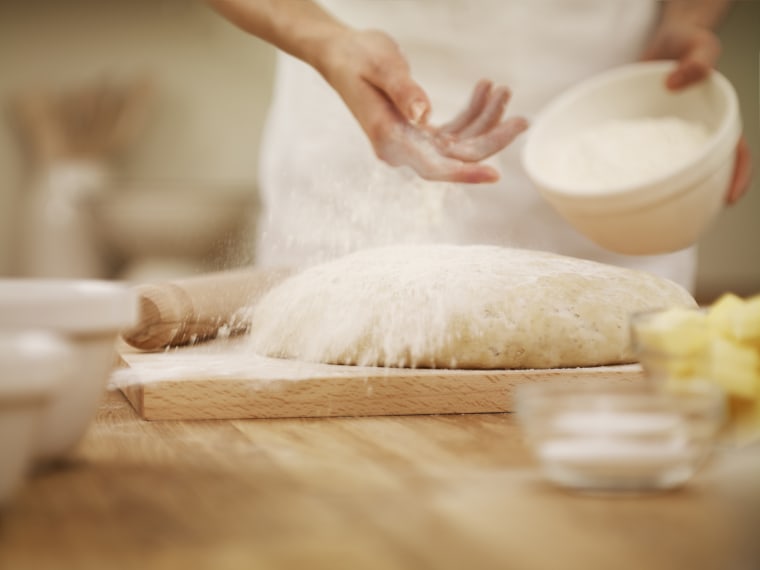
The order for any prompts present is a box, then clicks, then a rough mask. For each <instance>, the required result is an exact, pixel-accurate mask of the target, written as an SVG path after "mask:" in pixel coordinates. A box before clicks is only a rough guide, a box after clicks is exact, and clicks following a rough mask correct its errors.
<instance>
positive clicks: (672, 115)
mask: <svg viewBox="0 0 760 570" xmlns="http://www.w3.org/2000/svg"><path fill="white" fill-rule="evenodd" d="M675 65H676V63H675V62H672V61H658V62H640V63H634V64H629V65H625V66H621V67H617V68H614V69H610V70H608V71H605V72H603V73H601V74H599V75H596V76H593V77H591V78H589V79H588V80H586V81H584V82H581V83H579V84H577V85H575V86H573V87H572V88H570V89H568V90H567V91H565V92H564V93H561V94H560V95H559V96H558V97H557V98H556V99H554V100H553V101H551V102H550V103H549V104H548V105H547V106H546V107H545V108H544V109H543V110H542V111H541V113H539V114H538V116H537V117H535V118H534V119H533V120H532V126H531V129H530V130H529V131H528V132H527V133H526V143H525V146H524V148H523V153H522V163H523V166H524V168H525V171H526V173H527V175H528V177H529V178H530V179H531V181H532V182H533V184H534V186H535V187H536V189H537V190H538V191H539V192H540V193H541V195H542V196H543V197H544V199H546V200H547V202H548V203H549V204H551V206H553V207H554V209H555V210H556V211H557V212H558V213H559V214H560V215H562V216H563V217H564V218H565V219H566V220H567V221H568V222H569V223H570V224H571V225H572V226H573V227H574V228H575V229H576V230H578V231H579V232H580V233H582V234H584V235H585V236H586V237H588V238H590V239H591V240H592V241H594V242H596V243H597V244H598V245H600V246H602V247H604V248H606V249H608V250H611V251H615V252H618V253H623V254H629V255H649V254H658V253H666V252H670V251H676V250H679V249H683V248H685V247H687V246H690V245H692V244H694V243H695V242H696V241H697V239H698V238H699V237H700V235H701V234H702V233H703V232H704V231H705V230H706V229H707V228H708V227H709V226H710V224H711V223H712V222H713V220H714V219H715V218H716V216H717V215H718V214H719V212H720V211H721V208H722V206H723V204H724V199H725V195H726V193H727V191H728V188H729V185H730V182H731V179H732V175H733V170H734V166H735V158H736V147H737V144H738V141H739V138H740V136H741V131H742V124H741V117H740V111H739V103H738V98H737V95H736V91H735V89H734V88H733V86H732V85H731V83H730V82H729V81H728V80H727V79H726V78H725V76H723V75H722V74H720V73H719V72H718V71H715V70H713V71H712V72H711V73H710V75H709V76H708V78H706V79H705V80H703V81H701V82H700V83H698V84H696V85H693V86H690V87H688V88H686V89H682V90H679V91H672V90H669V89H668V88H667V87H666V86H665V79H666V77H667V76H668V74H669V73H670V72H671V71H672V70H673V69H674V67H675Z"/></svg>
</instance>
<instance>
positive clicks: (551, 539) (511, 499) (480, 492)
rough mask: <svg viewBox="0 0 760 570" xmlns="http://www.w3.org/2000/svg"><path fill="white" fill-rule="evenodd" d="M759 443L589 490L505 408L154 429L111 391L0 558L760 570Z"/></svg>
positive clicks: (34, 495) (30, 492)
mask: <svg viewBox="0 0 760 570" xmlns="http://www.w3.org/2000/svg"><path fill="white" fill-rule="evenodd" d="M759 452H760V450H758V449H757V448H755V449H747V450H735V449H726V450H724V451H723V452H722V453H721V455H720V456H719V457H718V459H717V460H716V461H715V462H714V463H713V465H712V466H711V467H710V468H709V469H708V470H707V471H705V472H704V473H703V474H702V475H701V476H699V477H698V478H697V479H695V480H694V481H693V482H692V483H691V484H690V485H689V486H688V487H686V488H685V489H683V490H681V491H678V492H673V493H667V494H660V495H652V496H640V497H628V498H610V497H599V496H582V495H573V494H566V493H564V492H561V491H559V490H557V489H555V488H553V487H549V486H547V485H546V484H544V483H542V482H541V480H540V479H539V477H538V475H537V473H536V471H535V468H534V464H533V461H532V459H531V456H530V455H529V453H528V450H526V449H525V447H524V446H523V443H522V439H521V436H520V432H519V430H518V429H517V426H516V423H515V419H514V417H513V415H512V414H468V415H447V416H405V417H402V416H398V417H363V418H332V419H293V420H239V421H203V422H187V421H172V422H160V421H158V422H145V421H142V420H140V419H139V417H138V416H137V415H136V413H135V412H134V411H133V409H132V408H131V406H130V405H129V404H128V403H127V402H126V400H125V399H124V398H123V396H122V395H121V394H120V393H119V392H116V391H112V392H109V393H108V394H107V397H106V399H105V401H104V402H103V404H102V405H101V408H100V411H99V414H98V416H97V418H96V420H95V422H94V424H93V425H92V426H91V429H90V430H89V432H88V434H87V436H86V438H85V440H84V441H83V442H82V444H81V445H80V446H79V447H78V449H77V450H75V452H74V453H73V455H72V457H71V459H70V461H68V462H67V463H65V464H63V465H60V466H57V467H56V468H51V469H47V470H45V471H41V472H38V473H36V474H35V475H34V476H33V477H32V478H31V479H30V480H29V481H28V483H27V484H26V486H25V487H24V488H23V489H22V490H21V492H20V493H19V494H18V495H17V496H16V498H15V500H14V501H13V502H12V503H11V504H10V505H8V507H7V508H6V509H5V511H4V512H2V513H1V514H0V568H3V569H6V568H7V569H9V570H11V569H12V570H37V569H40V570H48V569H55V570H90V569H97V570H103V569H109V570H112V569H113V570H122V569H123V570H131V569H140V570H179V569H182V570H194V569H204V570H205V569H209V570H251V569H255V570H259V569H265V570H266V569H278V570H290V569H294V570H303V569H309V570H312V569H317V570H319V569H330V570H336V569H337V570H340V569H344V568H345V569H351V570H357V569H367V570H375V569H377V570H381V569H382V570H385V569H402V570H406V569H409V570H425V569H435V570H449V569H451V570H461V569H473V570H474V569H483V570H491V569H494V570H497V569H498V570H504V569H515V570H555V569H556V570H596V569H602V570H606V569H615V570H642V569H646V570H680V569H689V570H755V569H756V568H758V567H760V566H758V561H760V558H758V557H757V551H756V550H750V549H749V548H750V547H751V546H752V545H753V544H754V545H755V546H757V540H756V539H757V534H756V530H757V528H758V527H757V522H758V517H757V513H758V507H760V500H758V499H759V498H760V497H759V495H760V488H758V485H757V473H758V472H759V470H760V453H759ZM744 539H746V540H747V542H746V543H743V542H742V541H743V540H744Z"/></svg>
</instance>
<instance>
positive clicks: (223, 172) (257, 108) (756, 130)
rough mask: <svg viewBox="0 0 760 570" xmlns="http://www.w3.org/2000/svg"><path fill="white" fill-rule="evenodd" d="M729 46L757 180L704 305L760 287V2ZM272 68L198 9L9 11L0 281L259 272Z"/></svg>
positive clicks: (40, 1) (1, 7) (727, 227)
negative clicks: (264, 132)
mask: <svg viewBox="0 0 760 570" xmlns="http://www.w3.org/2000/svg"><path fill="white" fill-rule="evenodd" d="M720 36H721V39H722V41H723V48H724V52H723V57H722V60H721V64H720V66H719V67H720V69H721V71H723V73H725V74H726V76H727V77H728V78H729V79H730V80H731V81H732V82H733V83H734V85H735V86H736V88H737V90H738V91H739V95H740V102H741V107H742V114H743V119H744V124H745V131H746V135H747V138H748V140H749V144H750V146H751V148H752V151H753V161H754V165H755V172H756V175H755V177H754V180H753V188H752V190H751V191H750V193H749V195H748V196H747V197H745V199H744V200H742V201H741V202H740V203H739V204H738V205H737V206H735V207H732V208H728V209H726V210H725V212H724V213H723V214H722V215H721V217H720V219H719V220H718V222H717V223H716V224H715V226H713V228H712V229H711V230H710V232H709V233H708V234H707V235H705V236H704V238H703V240H702V241H701V249H700V272H699V278H698V297H699V298H700V300H703V301H705V302H709V301H710V300H712V299H714V298H715V297H716V296H717V295H718V294H720V293H722V292H724V291H727V290H731V291H734V292H737V293H739V294H743V295H747V294H751V293H755V292H760V252H759V251H758V248H759V247H760V188H759V186H760V152H759V151H760V119H759V117H758V114H759V111H760V95H759V93H758V90H759V88H760V78H759V76H760V1H757V0H738V1H736V2H735V3H734V8H733V10H732V11H731V13H730V15H729V17H728V19H727V20H726V21H725V23H724V24H723V26H722V27H721V29H720ZM273 65H274V51H273V49H272V48H271V47H270V46H268V45H267V44H265V43H263V42H261V41H259V40H257V39H255V38H252V37H250V36H247V35H245V34H244V33H242V32H240V31H239V30H237V29H235V28H233V27H232V26H231V25H230V24H229V23H227V22H226V21H225V20H223V19H222V18H221V17H219V16H218V15H216V14H215V13H213V12H212V11H211V10H210V9H209V8H208V7H207V6H206V5H205V4H204V3H203V2H200V1H196V2H187V1H186V0H159V1H147V0H132V1H130V2H102V1H97V0H66V1H65V2H56V1H53V0H47V1H44V0H35V1H32V2H0V70H2V73H0V107H1V108H2V113H1V114H0V275H37V276H46V275H52V274H55V275H59V276H93V277H118V278H126V279H132V280H144V279H156V278H163V277H171V276H175V275H187V274H191V273H197V272H201V271H207V270H214V269H222V268H229V267H234V266H239V265H245V264H249V263H252V262H253V259H252V257H251V255H252V253H251V252H252V250H253V248H252V246H253V231H254V227H253V226H254V223H255V219H256V212H257V200H256V196H257V191H256V176H257V156H258V144H259V133H260V131H261V129H262V126H263V122H264V117H265V114H266V110H267V106H268V103H269V95H270V88H271V79H272V73H273Z"/></svg>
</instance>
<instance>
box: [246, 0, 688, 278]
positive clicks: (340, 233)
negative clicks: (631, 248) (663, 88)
mask: <svg viewBox="0 0 760 570" xmlns="http://www.w3.org/2000/svg"><path fill="white" fill-rule="evenodd" d="M323 4H324V5H325V6H326V8H327V9H328V10H330V11H331V12H332V13H333V14H335V15H336V16H337V17H338V18H340V19H341V20H343V21H344V22H346V23H348V24H349V25H352V26H355V27H358V28H377V29H382V30H384V31H386V32H387V33H389V34H390V35H391V36H392V37H393V38H394V39H395V40H396V41H397V42H398V43H399V45H400V47H401V49H402V51H403V53H404V54H405V55H406V57H407V58H408V60H409V62H410V65H411V68H412V75H413V77H414V78H415V80H417V81H418V82H419V83H420V84H421V85H422V87H423V88H424V89H425V90H426V92H427V93H428V95H429V96H430V99H431V101H432V105H433V115H432V117H431V122H433V123H440V122H445V121H446V120H448V119H450V118H451V117H453V115H454V114H456V113H457V112H458V111H459V110H461V109H462V108H463V107H464V105H465V104H466V102H467V100H468V98H469V95H470V92H471V90H472V88H473V86H474V85H475V83H476V82H477V81H478V80H479V79H481V78H483V77H486V78H489V79H492V80H493V81H494V82H496V83H500V84H504V85H507V86H509V87H510V88H511V90H512V91H513V98H512V101H511V102H510V104H509V106H508V108H507V113H508V114H509V115H522V116H525V117H526V118H528V120H530V119H531V118H532V117H533V116H535V115H536V113H537V112H538V111H539V110H540V109H541V108H542V107H543V106H544V105H545V104H546V103H548V102H549V101H550V100H551V99H552V98H553V97H555V96H556V95H557V94H559V93H560V92H561V91H562V90H564V89H566V88H568V87H569V86H571V85H573V84H574V83H576V82H577V81H579V80H581V79H584V78H586V77H589V76H591V75H593V74H595V73H598V72H600V71H602V70H604V69H607V68H610V67H613V66H616V65H620V64H623V63H626V62H630V61H633V60H635V59H636V58H637V57H638V55H639V54H640V53H641V51H642V49H643V47H644V43H645V42H646V39H647V38H648V36H649V34H651V32H652V30H653V26H654V25H655V23H656V20H657V17H658V5H657V4H658V3H657V2H656V1H655V0H325V1H324V2H323ZM521 147H522V142H521V140H520V139H519V138H518V140H517V141H515V142H514V143H513V144H512V145H510V146H509V147H508V148H507V149H505V150H504V151H502V152H501V153H499V154H498V155H497V156H496V157H493V158H492V159H490V160H489V163H490V164H492V165H494V166H495V167H496V168H498V169H499V170H500V172H501V179H500V180H499V181H498V182H496V183H494V184H487V185H475V186H473V185H459V184H449V183H439V182H429V181H424V180H421V179H419V178H418V177H417V176H415V175H414V174H412V173H411V172H409V171H408V170H407V169H398V168H391V167H389V166H387V165H385V164H383V163H381V162H380V161H379V160H378V159H377V158H376V157H375V155H374V153H373V151H372V148H371V146H370V143H369V141H368V140H367V139H366V137H365V135H364V133H363V131H362V130H361V128H360V127H359V125H358V124H357V123H356V121H355V120H354V118H353V116H352V115H351V113H350V112H349V110H348V109H347V108H346V107H345V105H344V104H343V102H342V100H341V99H340V97H339V96H338V95H337V94H336V93H335V92H334V91H333V90H332V88H331V87H330V86H329V85H328V84H327V83H326V82H325V81H324V80H323V79H322V77H321V76H320V75H319V74H318V73H317V72H315V71H314V70H313V69H311V68H310V67H309V66H307V65H306V64H304V63H302V62H300V61H298V60H296V59H294V58H292V57H290V56H287V55H283V54H280V55H279V56H278V65H277V74H276V79H275V87H274V94H273V104H272V108H271V111H270V115H269V118H268V121H267V126H266V129H265V132H264V135H263V140H262V146H261V148H262V151H261V165H260V187H261V195H262V202H263V210H262V214H261V219H260V221H259V225H258V228H259V232H258V234H259V235H258V242H257V258H256V261H257V263H259V264H261V265H280V264H310V263H315V262H318V261H322V260H325V259H328V258H331V257H334V256H337V255H342V254H345V253H348V252H350V251H353V250H356V249H360V248H364V247H370V246H377V245H383V244H388V243H399V242H447V243H462V244H475V243H486V244H497V245H504V246H516V247H525V248H530V249H541V250H546V251H553V252H556V253H561V254H564V255H570V256H574V257H580V258H586V259H594V260H598V261H602V262H605V263H610V264H615V265H623V266H628V267H636V268H640V269H645V270H648V271H651V272H653V273H656V274H658V275H661V276H664V277H667V278H670V279H672V280H674V281H676V282H678V283H681V284H682V285H684V286H685V287H687V288H689V289H692V288H693V280H694V272H695V261H696V252H695V249H694V248H690V249H689V250H684V251H680V252H676V253H673V254H668V255H663V256H648V257H631V256H622V255H618V254H614V253H611V252H608V251H605V250H603V249H602V248H600V247H598V246H596V245H595V244H593V243H592V242H591V241H590V240H588V239H586V238H585V237H583V236H581V235H580V234H578V233H577V232H576V231H575V230H573V229H572V228H571V227H570V226H569V225H568V224H567V223H566V222H565V221H564V220H563V219H562V218H560V217H559V215H558V214H556V213H555V212H554V211H553V210H552V209H551V207H550V206H549V205H548V204H547V203H546V202H544V200H543V199H542V198H541V197H540V196H539V195H538V193H537V192H536V191H535V189H534V188H533V187H532V185H531V184H530V182H529V181H528V180H527V178H526V177H525V174H524V173H523V170H522V167H521V165H520V159H519V156H520V150H521Z"/></svg>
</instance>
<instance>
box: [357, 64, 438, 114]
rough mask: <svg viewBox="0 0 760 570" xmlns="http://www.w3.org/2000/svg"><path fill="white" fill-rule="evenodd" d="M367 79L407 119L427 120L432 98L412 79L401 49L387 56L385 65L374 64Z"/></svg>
mask: <svg viewBox="0 0 760 570" xmlns="http://www.w3.org/2000/svg"><path fill="white" fill-rule="evenodd" d="M365 80H367V81H369V82H370V83H371V84H372V85H374V86H375V87H376V88H377V89H379V90H380V91H381V92H382V93H384V94H385V96H386V97H387V98H388V99H389V100H390V101H391V103H393V105H394V107H396V109H397V110H398V112H399V113H400V114H401V115H402V116H403V117H404V118H405V119H406V120H407V121H411V122H412V123H415V124H417V123H424V122H425V121H426V120H427V117H428V115H429V114H430V99H429V98H428V96H427V93H425V90H424V89H422V87H420V85H419V84H418V83H417V82H416V81H414V79H412V76H411V72H410V69H409V64H408V63H407V61H406V59H404V56H403V55H401V53H400V52H399V51H396V53H395V54H393V56H392V57H386V58H385V61H384V62H383V65H379V66H374V67H373V68H372V71H371V73H370V74H369V75H367V76H365Z"/></svg>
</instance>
